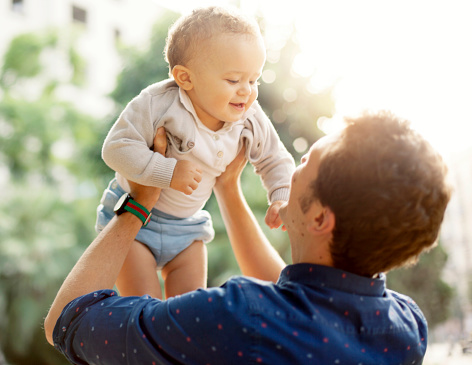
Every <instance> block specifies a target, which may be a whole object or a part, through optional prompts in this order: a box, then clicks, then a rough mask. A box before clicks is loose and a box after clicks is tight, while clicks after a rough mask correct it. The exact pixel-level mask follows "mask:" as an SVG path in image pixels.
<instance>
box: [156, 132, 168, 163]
mask: <svg viewBox="0 0 472 365" xmlns="http://www.w3.org/2000/svg"><path fill="white" fill-rule="evenodd" d="M166 149H167V136H166V130H165V128H164V127H160V128H158V129H157V133H156V135H155V137H154V152H157V153H160V154H161V155H163V156H165V154H166Z"/></svg>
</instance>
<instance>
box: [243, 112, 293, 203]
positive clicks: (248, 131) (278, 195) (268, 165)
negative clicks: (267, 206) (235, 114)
mask: <svg viewBox="0 0 472 365" xmlns="http://www.w3.org/2000/svg"><path fill="white" fill-rule="evenodd" d="M254 107H255V109H256V112H255V113H254V115H253V116H251V117H250V118H248V120H247V121H246V125H245V129H244V130H243V132H242V138H243V139H245V142H246V146H247V152H246V155H247V158H248V160H249V162H251V164H252V165H253V166H254V171H255V172H256V173H257V174H258V175H259V176H260V177H261V180H262V184H263V186H264V188H265V189H266V191H267V196H268V200H269V202H270V203H273V202H274V201H277V200H285V201H286V200H288V196H289V193H290V181H291V178H292V174H293V171H294V170H295V161H294V159H293V157H292V155H291V154H290V153H289V152H288V151H287V149H286V148H285V146H284V145H283V143H282V141H281V140H280V138H279V136H278V134H277V131H276V130H275V128H274V126H273V125H272V122H271V121H270V120H269V118H268V117H267V115H266V114H265V113H264V111H263V110H262V108H261V107H260V105H259V104H258V103H254Z"/></svg>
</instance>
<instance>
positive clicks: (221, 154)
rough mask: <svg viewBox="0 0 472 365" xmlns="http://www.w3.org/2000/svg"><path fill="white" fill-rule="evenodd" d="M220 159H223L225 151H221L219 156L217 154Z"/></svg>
mask: <svg viewBox="0 0 472 365" xmlns="http://www.w3.org/2000/svg"><path fill="white" fill-rule="evenodd" d="M216 155H217V156H218V157H219V158H221V157H223V155H224V153H223V151H219V152H218V153H217V154H216Z"/></svg>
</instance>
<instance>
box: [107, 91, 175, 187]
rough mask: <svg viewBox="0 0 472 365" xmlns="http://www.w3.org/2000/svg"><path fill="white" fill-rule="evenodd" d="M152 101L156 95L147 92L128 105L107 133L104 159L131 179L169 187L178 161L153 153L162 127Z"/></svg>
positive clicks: (112, 167)
mask: <svg viewBox="0 0 472 365" xmlns="http://www.w3.org/2000/svg"><path fill="white" fill-rule="evenodd" d="M153 99H154V95H153V94H151V93H150V92H149V91H148V90H147V89H144V90H143V91H142V92H141V93H140V94H139V95H138V96H136V97H135V98H134V99H133V100H131V101H130V102H129V103H128V105H127V106H126V108H125V109H124V110H123V112H122V113H121V115H120V116H119V118H118V119H117V121H116V122H115V124H114V125H113V127H112V128H111V129H110V131H109V132H108V135H107V137H106V139H105V142H104V144H103V148H102V158H103V160H104V161H105V163H106V164H107V165H108V166H109V167H110V168H111V169H113V170H115V171H116V172H118V173H119V174H120V175H122V176H123V177H124V178H126V179H128V180H131V181H134V182H137V183H139V184H142V185H148V186H156V187H160V188H167V187H169V186H170V182H171V180H172V175H173V172H174V168H175V165H176V163H177V160H176V159H174V158H167V157H164V156H162V155H161V154H159V153H155V152H153V151H152V150H150V148H151V146H152V144H153V140H154V136H155V133H156V131H157V128H158V127H159V123H158V121H157V122H156V117H155V116H153V112H152V111H153V108H152V103H153V102H154V100H153Z"/></svg>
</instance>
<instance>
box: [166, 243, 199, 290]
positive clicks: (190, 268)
mask: <svg viewBox="0 0 472 365" xmlns="http://www.w3.org/2000/svg"><path fill="white" fill-rule="evenodd" d="M207 267H208V263H207V248H206V246H205V244H204V243H203V242H202V241H195V242H193V243H192V244H191V245H190V246H189V247H187V248H186V249H185V250H184V251H182V252H181V253H179V254H178V255H177V256H176V257H175V258H174V259H172V261H170V262H169V263H167V264H166V266H164V268H163V269H162V278H163V279H164V285H165V292H166V298H170V297H173V296H176V295H178V294H183V293H187V292H189V291H192V290H195V289H198V288H206V286H207V276H208V270H207Z"/></svg>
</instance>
